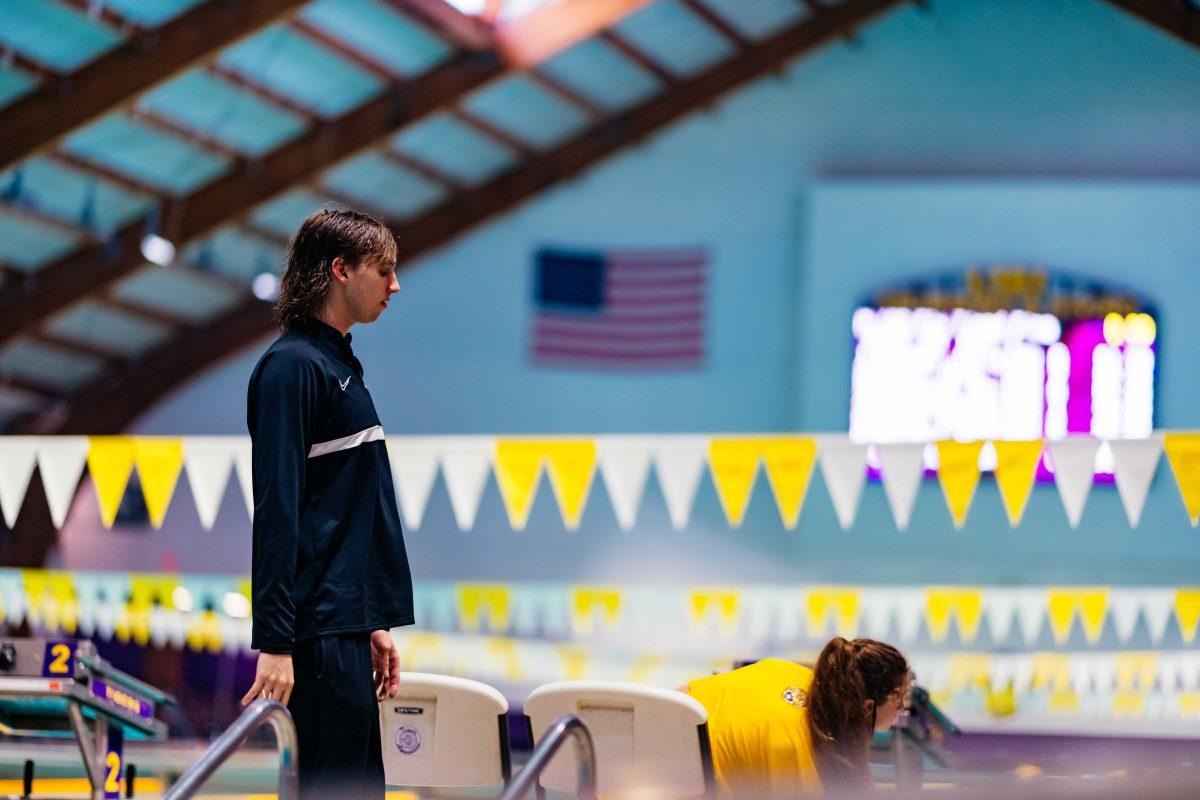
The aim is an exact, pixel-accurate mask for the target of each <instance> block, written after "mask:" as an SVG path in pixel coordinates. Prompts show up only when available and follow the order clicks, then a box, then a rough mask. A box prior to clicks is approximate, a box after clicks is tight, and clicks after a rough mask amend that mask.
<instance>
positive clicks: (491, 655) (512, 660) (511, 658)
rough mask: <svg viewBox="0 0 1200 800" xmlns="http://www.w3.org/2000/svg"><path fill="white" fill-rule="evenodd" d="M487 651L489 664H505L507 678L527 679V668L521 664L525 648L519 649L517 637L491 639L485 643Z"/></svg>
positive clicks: (514, 680)
mask: <svg viewBox="0 0 1200 800" xmlns="http://www.w3.org/2000/svg"><path fill="white" fill-rule="evenodd" d="M484 649H485V650H486V651H487V660H488V663H489V664H499V665H502V666H503V670H504V671H503V672H502V673H501V674H502V675H503V676H504V679H505V680H508V681H513V682H520V681H522V680H524V679H525V669H524V666H523V665H522V664H521V657H522V655H523V654H524V653H523V650H518V649H517V641H516V640H515V639H490V640H489V641H488V642H487V644H485V645H484Z"/></svg>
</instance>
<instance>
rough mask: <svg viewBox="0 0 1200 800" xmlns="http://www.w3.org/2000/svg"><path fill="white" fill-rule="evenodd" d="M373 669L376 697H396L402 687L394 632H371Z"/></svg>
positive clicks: (379, 698)
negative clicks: (393, 637) (393, 639)
mask: <svg viewBox="0 0 1200 800" xmlns="http://www.w3.org/2000/svg"><path fill="white" fill-rule="evenodd" d="M371 670H372V671H373V672H374V673H375V697H376V698H377V699H378V700H379V701H380V702H383V700H384V698H387V697H395V696H396V692H397V691H398V690H399V689H400V653H399V651H398V650H396V643H395V642H393V641H392V634H390V633H388V632H387V631H375V632H374V633H372V634H371Z"/></svg>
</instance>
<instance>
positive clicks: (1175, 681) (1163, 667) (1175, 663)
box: [1157, 653, 1181, 694]
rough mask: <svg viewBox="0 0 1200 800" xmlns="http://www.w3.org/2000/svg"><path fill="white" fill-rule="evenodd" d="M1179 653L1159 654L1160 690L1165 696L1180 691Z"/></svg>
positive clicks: (1158, 676) (1158, 677)
mask: <svg viewBox="0 0 1200 800" xmlns="http://www.w3.org/2000/svg"><path fill="white" fill-rule="evenodd" d="M1180 655H1181V654H1179V653H1159V654H1158V675H1157V679H1158V688H1159V691H1161V692H1163V693H1164V694H1174V693H1176V692H1178V691H1179V667H1180V662H1179V657H1180Z"/></svg>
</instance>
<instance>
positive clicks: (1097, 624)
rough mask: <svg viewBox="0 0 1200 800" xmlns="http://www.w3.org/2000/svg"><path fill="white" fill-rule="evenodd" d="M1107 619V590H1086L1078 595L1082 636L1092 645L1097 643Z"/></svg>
mask: <svg viewBox="0 0 1200 800" xmlns="http://www.w3.org/2000/svg"><path fill="white" fill-rule="evenodd" d="M1107 617H1108V590H1107V589H1087V590H1084V591H1081V592H1080V593H1079V618H1080V619H1081V620H1082V621H1083V635H1084V636H1086V637H1087V640H1088V641H1089V642H1091V643H1092V644H1095V643H1096V642H1097V641H1099V639H1100V634H1101V633H1103V631H1104V620H1105V619H1106V618H1107Z"/></svg>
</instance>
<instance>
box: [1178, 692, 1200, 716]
mask: <svg viewBox="0 0 1200 800" xmlns="http://www.w3.org/2000/svg"><path fill="white" fill-rule="evenodd" d="M1179 713H1180V714H1181V715H1183V716H1184V717H1189V718H1190V717H1195V718H1196V719H1200V692H1180V693H1179Z"/></svg>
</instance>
